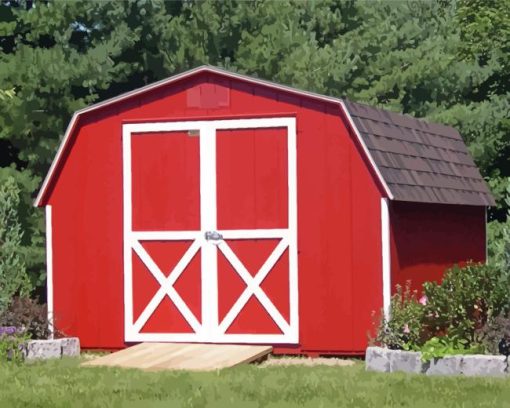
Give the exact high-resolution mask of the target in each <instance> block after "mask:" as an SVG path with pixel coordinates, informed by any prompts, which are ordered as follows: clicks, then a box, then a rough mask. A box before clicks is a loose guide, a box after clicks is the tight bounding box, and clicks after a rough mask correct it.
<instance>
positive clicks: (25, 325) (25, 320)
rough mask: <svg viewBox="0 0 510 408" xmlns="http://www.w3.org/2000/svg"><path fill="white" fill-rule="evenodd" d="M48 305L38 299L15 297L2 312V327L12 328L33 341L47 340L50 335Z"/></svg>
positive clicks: (0, 317)
mask: <svg viewBox="0 0 510 408" xmlns="http://www.w3.org/2000/svg"><path fill="white" fill-rule="evenodd" d="M47 310H48V309H47V307H46V305H42V304H40V303H39V302H38V301H37V300H36V299H31V298H27V297H23V298H21V297H15V298H13V299H12V301H11V303H10V304H9V305H8V307H7V308H6V309H5V310H4V311H3V312H0V326H12V327H16V328H17V329H19V330H21V331H23V333H24V334H25V335H26V336H27V337H28V338H31V339H47V338H48V337H49V335H50V331H49V327H48V313H47Z"/></svg>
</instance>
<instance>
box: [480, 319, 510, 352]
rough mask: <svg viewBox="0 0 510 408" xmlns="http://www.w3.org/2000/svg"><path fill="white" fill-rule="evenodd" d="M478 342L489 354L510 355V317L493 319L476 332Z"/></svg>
mask: <svg viewBox="0 0 510 408" xmlns="http://www.w3.org/2000/svg"><path fill="white" fill-rule="evenodd" d="M476 341H477V343H479V344H480V345H481V346H482V347H483V348H484V350H485V352H487V353H489V354H498V353H499V354H504V355H506V356H508V355H510V316H509V315H503V314H501V315H499V316H495V317H491V318H490V319H489V320H488V321H487V323H486V324H485V325H484V326H483V327H482V328H481V329H480V330H478V331H477V332H476Z"/></svg>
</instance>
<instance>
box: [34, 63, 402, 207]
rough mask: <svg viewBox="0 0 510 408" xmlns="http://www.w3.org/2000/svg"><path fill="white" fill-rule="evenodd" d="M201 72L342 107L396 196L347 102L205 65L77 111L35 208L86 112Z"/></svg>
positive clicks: (389, 195) (381, 179)
mask: <svg viewBox="0 0 510 408" xmlns="http://www.w3.org/2000/svg"><path fill="white" fill-rule="evenodd" d="M200 72H210V73H216V74H219V75H222V76H224V77H227V78H232V79H238V80H242V81H244V82H247V83H250V84H255V85H262V86H265V87H268V88H271V89H275V90H279V91H284V92H287V93H290V94H293V95H297V96H306V97H308V98H312V99H315V100H319V101H322V102H329V103H334V104H336V105H339V106H340V108H341V110H342V111H343V112H344V114H345V115H346V117H347V119H348V121H349V124H350V126H351V128H352V129H353V131H354V133H355V134H356V137H357V138H358V141H359V142H360V144H361V146H362V147H363V150H364V152H365V155H366V156H367V157H368V160H369V161H370V164H371V165H372V167H373V168H374V171H375V172H376V174H377V176H378V178H379V180H380V182H381V184H382V185H383V186H384V189H385V191H386V194H387V195H388V197H389V198H390V199H393V195H392V194H391V191H390V189H389V188H388V186H387V184H386V182H385V181H384V179H383V178H382V175H381V173H380V172H379V169H378V168H377V166H376V164H375V162H374V160H373V158H372V156H371V154H370V152H369V150H368V148H367V146H366V145H365V143H364V142H363V139H362V138H361V135H360V134H359V131H358V129H357V128H356V125H355V124H354V122H353V120H352V117H351V115H350V114H349V111H348V110H347V108H346V106H345V104H344V102H343V101H342V100H341V99H339V98H333V97H329V96H325V95H320V94H316V93H314V92H308V91H302V90H300V89H295V88H291V87H289V86H285V85H280V84H276V83H274V82H270V81H266V80H262V79H258V78H252V77H249V76H246V75H242V74H237V73H233V72H229V71H226V70H224V69H221V68H217V67H212V66H207V65H205V66H201V67H198V68H194V69H191V70H189V71H186V72H183V73H181V74H178V75H174V76H172V77H170V78H166V79H163V80H161V81H158V82H154V83H153V84H150V85H147V86H144V87H142V88H138V89H135V90H133V91H130V92H126V93H124V94H122V95H119V96H116V97H114V98H110V99H107V100H105V101H103V102H99V103H96V104H94V105H90V106H88V107H86V108H84V109H80V110H78V111H76V112H75V113H74V115H73V117H72V119H71V121H70V123H69V126H68V127H67V130H66V132H65V134H64V137H63V138H62V141H61V143H60V146H59V148H58V151H57V154H56V156H55V159H54V160H53V162H52V164H51V166H50V169H49V171H48V174H47V175H46V177H45V179H44V182H43V184H42V187H41V189H40V190H39V193H38V194H37V198H36V200H35V202H34V206H35V207H39V206H40V205H41V200H42V197H43V196H44V194H45V193H46V190H47V188H48V185H49V182H50V180H51V179H52V178H53V174H54V173H55V170H56V168H57V166H58V164H59V162H60V160H61V159H62V155H63V152H64V150H65V147H66V146H67V143H68V139H69V137H70V135H71V133H72V130H73V129H74V127H75V125H76V123H77V121H78V118H79V116H80V115H82V114H83V113H87V112H91V111H94V110H96V109H99V108H103V107H105V106H108V105H111V104H114V103H117V102H120V101H123V100H125V99H128V98H131V97H132V96H136V95H140V94H143V93H145V92H148V91H151V90H153V89H157V88H159V87H162V86H165V85H168V84H171V83H173V82H177V81H180V80H182V79H185V78H187V77H190V76H193V75H195V74H198V73H200Z"/></svg>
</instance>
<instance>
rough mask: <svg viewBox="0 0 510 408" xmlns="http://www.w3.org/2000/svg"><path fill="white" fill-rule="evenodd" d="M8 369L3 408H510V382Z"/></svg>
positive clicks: (312, 372)
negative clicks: (298, 407)
mask: <svg viewBox="0 0 510 408" xmlns="http://www.w3.org/2000/svg"><path fill="white" fill-rule="evenodd" d="M80 361H81V360H78V359H64V360H56V361H47V362H39V363H36V364H32V365H20V366H15V365H12V364H0V407H66V408H67V407H73V408H75V407H296V406H300V407H301V406H304V407H314V408H318V407H344V406H345V407H427V408H428V407H498V408H501V407H510V379H488V378H463V377H455V378H453V377H433V378H430V377H426V376H419V375H405V374H378V373H367V372H365V370H364V365H363V364H362V363H359V364H356V365H355V366H353V367H326V366H316V367H303V366H290V367H267V368H259V367H257V366H241V367H236V368H231V369H227V370H223V371H218V372H211V373H189V372H169V371H167V372H159V373H146V372H142V371H138V370H125V369H111V368H80V367H79V366H78V364H79V362H80Z"/></svg>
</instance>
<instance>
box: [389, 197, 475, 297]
mask: <svg viewBox="0 0 510 408" xmlns="http://www.w3.org/2000/svg"><path fill="white" fill-rule="evenodd" d="M390 223H391V269H392V276H391V282H392V288H393V289H394V288H395V285H396V284H400V285H405V283H406V281H408V280H410V281H411V285H412V287H413V288H414V289H418V290H419V289H420V288H421V285H422V284H423V282H425V281H439V280H440V279H441V277H442V274H443V272H444V271H445V270H446V269H447V268H449V267H450V266H452V265H454V264H456V263H458V264H462V263H465V262H466V261H469V260H472V261H475V262H484V261H485V208H484V207H473V206H460V205H446V204H421V203H407V202H391V203H390Z"/></svg>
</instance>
